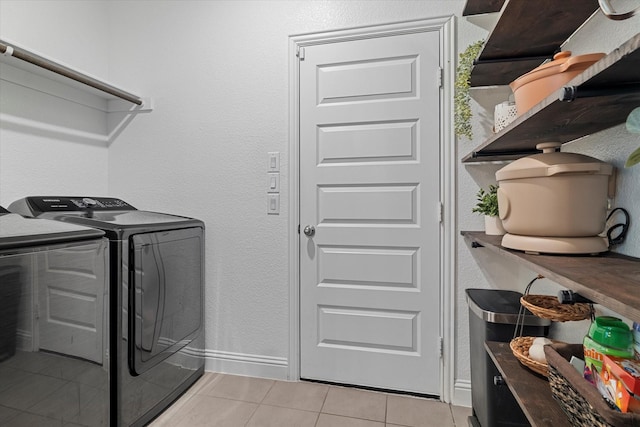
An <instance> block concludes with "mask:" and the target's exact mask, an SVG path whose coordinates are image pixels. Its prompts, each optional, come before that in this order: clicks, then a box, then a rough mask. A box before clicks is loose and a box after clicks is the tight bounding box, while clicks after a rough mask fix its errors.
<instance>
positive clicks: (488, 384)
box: [466, 289, 551, 427]
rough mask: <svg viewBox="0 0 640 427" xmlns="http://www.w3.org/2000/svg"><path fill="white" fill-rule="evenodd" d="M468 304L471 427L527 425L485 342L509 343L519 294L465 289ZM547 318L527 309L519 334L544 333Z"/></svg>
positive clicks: (533, 334) (516, 315)
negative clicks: (521, 331) (521, 332)
mask: <svg viewBox="0 0 640 427" xmlns="http://www.w3.org/2000/svg"><path fill="white" fill-rule="evenodd" d="M466 293H467V303H468V305H469V339H470V348H469V353H470V357H471V404H472V407H473V416H472V417H471V419H470V420H469V421H470V423H471V425H473V426H482V427H506V426H510V427H514V426H529V422H528V421H527V419H526V417H525V415H524V413H523V412H522V410H521V409H520V406H519V405H518V403H517V402H516V400H515V398H514V397H513V395H512V394H511V391H510V390H509V388H508V387H507V385H506V384H504V383H503V382H502V380H501V377H500V372H499V371H498V368H496V366H495V364H494V363H493V361H492V360H491V357H490V356H489V354H488V353H487V351H486V349H485V347H484V343H485V341H499V342H509V341H511V339H512V338H513V335H514V331H515V328H516V323H517V321H518V312H519V310H520V297H521V296H522V294H521V293H520V292H515V291H507V290H498V289H467V290H466ZM550 323H551V322H550V321H549V320H547V319H541V318H539V317H537V316H534V315H532V314H531V313H529V312H527V315H525V317H524V329H523V334H524V335H528V336H546V335H547V334H548V332H549V325H550Z"/></svg>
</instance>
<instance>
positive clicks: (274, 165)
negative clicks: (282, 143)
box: [267, 151, 280, 172]
mask: <svg viewBox="0 0 640 427" xmlns="http://www.w3.org/2000/svg"><path fill="white" fill-rule="evenodd" d="M267 171H269V172H280V152H279V151H271V152H269V162H268V165H267Z"/></svg>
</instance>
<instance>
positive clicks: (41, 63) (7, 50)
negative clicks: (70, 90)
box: [0, 40, 143, 105]
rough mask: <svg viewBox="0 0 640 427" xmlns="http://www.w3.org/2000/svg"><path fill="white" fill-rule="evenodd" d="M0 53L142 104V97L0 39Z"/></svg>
mask: <svg viewBox="0 0 640 427" xmlns="http://www.w3.org/2000/svg"><path fill="white" fill-rule="evenodd" d="M0 54H2V55H4V56H11V57H13V58H16V59H20V60H22V61H25V62H28V63H30V64H33V65H36V66H38V67H40V68H44V69H45V70H49V71H51V72H54V73H56V74H60V75H61V76H64V77H67V78H69V79H71V80H75V81H77V82H79V83H82V84H85V85H87V86H91V87H92V88H94V89H98V90H100V91H102V92H105V93H108V94H109V95H113V96H115V97H118V98H120V99H124V100H126V101H129V102H131V103H133V104H136V105H142V103H143V102H142V99H141V98H140V97H138V96H136V95H133V94H131V93H129V92H126V91H124V90H121V89H118V88H115V87H113V86H110V85H108V84H106V83H103V82H101V81H100V80H97V79H94V78H93V77H89V76H87V75H85V74H82V73H79V72H77V71H74V70H72V69H70V68H68V67H65V66H63V65H60V64H57V63H55V62H53V61H51V60H48V59H44V58H42V57H40V56H38V55H35V54H32V53H30V52H28V51H26V50H24V49H21V48H19V47H15V46H10V45H9V44H7V43H6V42H4V41H1V40H0Z"/></svg>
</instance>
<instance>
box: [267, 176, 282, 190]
mask: <svg viewBox="0 0 640 427" xmlns="http://www.w3.org/2000/svg"><path fill="white" fill-rule="evenodd" d="M279 192H280V173H279V172H269V173H267V193H279Z"/></svg>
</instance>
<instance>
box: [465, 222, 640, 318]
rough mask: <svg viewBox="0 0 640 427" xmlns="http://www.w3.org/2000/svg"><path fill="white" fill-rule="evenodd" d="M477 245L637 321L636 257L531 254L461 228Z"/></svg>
mask: <svg viewBox="0 0 640 427" xmlns="http://www.w3.org/2000/svg"><path fill="white" fill-rule="evenodd" d="M461 234H462V235H463V236H464V238H465V240H466V241H467V242H468V243H469V245H470V246H472V245H474V243H475V246H476V247H478V246H477V245H480V246H482V247H483V248H486V249H487V250H490V251H492V252H494V253H496V254H498V255H500V256H502V257H504V258H505V259H508V260H512V261H515V262H517V263H519V264H522V265H524V266H525V267H527V268H530V269H531V270H533V271H535V272H536V273H539V274H542V275H543V276H545V277H546V278H548V279H549V280H552V281H554V282H556V283H558V284H559V285H561V286H564V287H566V288H568V289H570V290H572V291H575V292H577V293H578V294H580V295H582V296H584V297H586V298H588V299H590V300H591V301H593V302H595V303H597V304H602V305H603V306H606V307H608V308H609V309H611V310H613V311H615V312H616V313H619V314H620V315H622V316H625V317H627V318H629V319H631V320H633V321H638V322H640V259H638V258H632V257H628V256H625V255H620V254H616V253H614V252H606V253H604V254H601V255H597V256H563V255H532V254H527V253H524V252H520V251H515V250H511V249H506V248H503V247H502V246H501V245H500V242H501V241H502V236H488V235H486V234H485V233H482V232H478V231H462V232H461Z"/></svg>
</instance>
